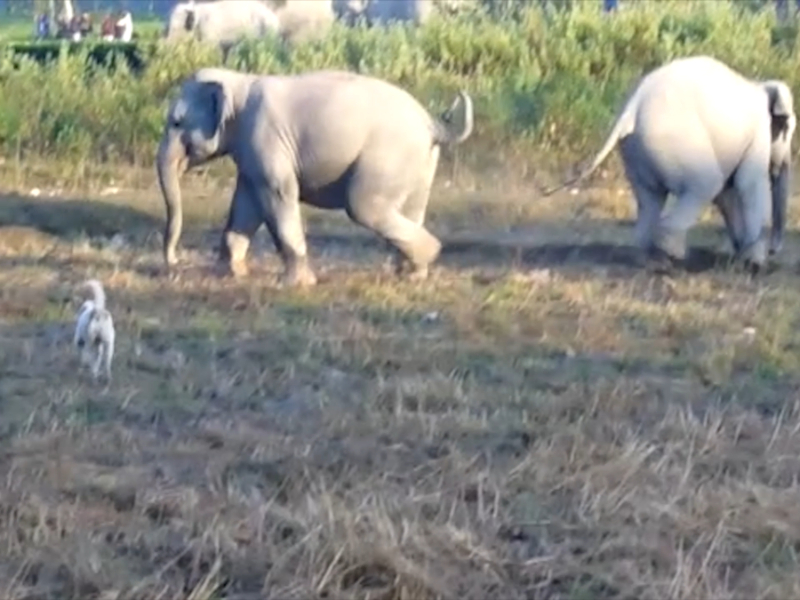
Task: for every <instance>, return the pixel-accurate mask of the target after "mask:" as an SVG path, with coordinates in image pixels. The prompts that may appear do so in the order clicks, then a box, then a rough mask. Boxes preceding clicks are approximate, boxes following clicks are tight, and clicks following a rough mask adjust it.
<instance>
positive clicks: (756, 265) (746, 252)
mask: <svg viewBox="0 0 800 600" xmlns="http://www.w3.org/2000/svg"><path fill="white" fill-rule="evenodd" d="M738 257H739V258H740V259H741V260H742V261H743V263H744V267H745V269H746V270H747V272H748V273H749V274H750V275H758V274H759V273H761V272H763V271H764V268H765V266H766V263H767V245H766V244H765V243H764V240H761V239H759V240H756V241H755V242H753V243H752V244H750V245H749V246H747V247H745V248H743V249H742V250H741V252H739V256H738Z"/></svg>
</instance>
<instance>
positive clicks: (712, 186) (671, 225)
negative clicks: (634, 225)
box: [655, 173, 725, 260]
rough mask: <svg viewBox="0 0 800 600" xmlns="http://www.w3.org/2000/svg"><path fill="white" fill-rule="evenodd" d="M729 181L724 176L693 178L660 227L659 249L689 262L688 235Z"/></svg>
mask: <svg viewBox="0 0 800 600" xmlns="http://www.w3.org/2000/svg"><path fill="white" fill-rule="evenodd" d="M724 183H725V181H724V179H723V177H722V175H721V174H720V173H704V174H697V175H696V176H695V177H691V178H690V179H689V180H688V181H687V182H686V184H685V186H684V189H683V191H681V192H680V193H679V194H677V198H676V202H675V204H674V206H672V207H671V209H670V210H669V211H668V212H667V213H666V214H664V215H662V216H661V219H660V221H659V223H658V227H657V232H656V242H655V245H656V247H657V248H658V249H659V250H661V251H663V252H664V253H666V254H667V255H668V256H670V257H671V258H672V259H675V260H683V259H685V258H686V233H687V231H688V230H689V229H690V228H691V227H692V226H693V225H694V224H695V223H697V220H698V219H699V218H700V215H701V214H702V212H703V210H704V209H705V208H706V206H708V204H710V203H711V201H712V200H714V199H715V198H716V197H717V195H719V193H720V191H721V190H722V188H723V185H724Z"/></svg>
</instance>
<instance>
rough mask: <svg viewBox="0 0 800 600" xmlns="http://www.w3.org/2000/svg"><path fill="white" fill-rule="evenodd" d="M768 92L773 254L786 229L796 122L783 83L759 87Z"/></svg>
mask: <svg viewBox="0 0 800 600" xmlns="http://www.w3.org/2000/svg"><path fill="white" fill-rule="evenodd" d="M761 85H762V86H763V87H764V90H765V91H766V92H767V98H768V106H769V113H770V116H771V136H772V137H771V139H772V145H771V148H770V179H771V181H770V183H771V184H772V185H771V187H772V238H771V240H770V253H771V254H775V253H776V252H778V251H779V250H780V248H781V246H782V245H783V234H784V231H785V229H786V204H787V202H788V199H789V187H790V184H791V173H792V168H791V153H792V137H793V136H794V130H795V126H796V124H797V119H796V117H795V114H794V98H793V96H792V91H791V90H790V89H789V86H787V85H786V83H784V82H783V81H778V80H771V81H765V82H762V84H761Z"/></svg>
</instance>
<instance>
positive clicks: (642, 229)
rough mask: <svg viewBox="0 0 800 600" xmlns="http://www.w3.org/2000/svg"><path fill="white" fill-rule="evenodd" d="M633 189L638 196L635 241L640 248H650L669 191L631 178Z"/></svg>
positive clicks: (635, 195)
mask: <svg viewBox="0 0 800 600" xmlns="http://www.w3.org/2000/svg"><path fill="white" fill-rule="evenodd" d="M630 184H631V189H632V190H633V195H634V197H635V198H636V227H635V229H634V242H635V244H636V246H637V247H638V248H641V249H642V250H645V251H647V250H649V249H650V248H651V247H652V246H653V243H654V239H655V229H656V226H657V225H658V218H659V216H661V211H662V210H663V209H664V205H665V204H666V202H667V192H666V190H664V189H660V188H658V187H656V186H648V185H645V184H644V183H642V182H640V181H638V180H636V179H635V178H631V179H630Z"/></svg>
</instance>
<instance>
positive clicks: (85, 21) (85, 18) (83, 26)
mask: <svg viewBox="0 0 800 600" xmlns="http://www.w3.org/2000/svg"><path fill="white" fill-rule="evenodd" d="M93 29H94V27H93V24H92V15H90V14H89V13H86V12H85V13H82V14H81V18H80V20H79V21H78V30H79V31H80V32H81V36H82V37H86V36H88V35H89V34H91V33H92V30H93Z"/></svg>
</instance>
